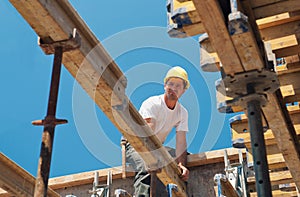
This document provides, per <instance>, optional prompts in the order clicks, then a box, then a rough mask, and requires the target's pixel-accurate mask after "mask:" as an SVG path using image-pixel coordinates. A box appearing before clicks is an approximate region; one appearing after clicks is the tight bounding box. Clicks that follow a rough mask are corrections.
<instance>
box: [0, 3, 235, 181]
mask: <svg viewBox="0 0 300 197" xmlns="http://www.w3.org/2000/svg"><path fill="white" fill-rule="evenodd" d="M70 2H71V3H72V5H73V6H74V7H75V9H76V10H77V11H78V13H79V14H80V15H81V17H82V18H83V19H84V20H85V22H86V23H87V24H88V26H89V27H90V29H91V30H92V31H93V32H94V34H95V35H96V36H97V38H98V39H99V40H100V41H101V42H102V44H103V45H104V46H105V48H106V49H107V51H108V53H109V54H111V56H112V57H113V58H114V59H115V61H116V63H117V64H118V65H119V66H120V68H121V70H122V71H123V72H124V73H125V75H126V77H127V78H128V87H127V89H126V91H127V92H126V93H127V95H128V97H130V99H131V101H132V102H133V104H134V105H135V106H136V107H137V108H139V106H140V105H141V103H142V101H143V100H144V99H146V98H147V97H149V96H151V95H156V94H162V93H163V84H162V80H163V77H164V75H165V73H166V71H167V69H168V68H169V67H170V66H175V65H181V66H182V67H184V68H185V69H186V70H187V71H188V73H189V77H190V81H191V85H192V87H191V88H190V89H189V90H188V91H187V92H186V93H185V95H184V96H183V97H182V99H181V101H182V103H183V105H184V106H185V107H186V108H187V109H188V111H189V117H190V118H189V120H190V123H189V128H190V131H189V133H188V144H189V147H188V151H189V152H191V153H199V152H203V151H208V150H215V149H220V148H226V147H230V146H231V139H230V131H229V122H228V118H229V117H230V115H227V116H224V114H220V113H218V112H217V110H216V103H215V102H216V101H215V84H214V81H215V80H216V79H218V78H219V76H218V74H217V73H205V72H202V71H201V69H200V65H199V62H200V61H199V46H198V43H197V36H195V37H193V38H188V39H176V38H170V37H169V36H168V34H167V30H166V26H167V16H166V8H165V4H166V2H165V1H162V0H157V1H138V0H132V1H130V4H129V2H127V1H121V0H119V1H117V0H110V1H95V0H85V1H76V0H72V1H70ZM0 7H1V12H0V24H1V26H2V27H4V28H1V29H0V32H1V36H0V42H1V47H0V52H1V68H2V70H1V79H0V80H1V83H0V88H1V92H2V94H1V100H0V101H1V102H0V105H1V113H0V123H1V129H0V151H1V152H2V153H4V154H5V155H7V156H8V157H9V158H11V159H12V160H14V161H15V162H16V163H17V164H19V165H20V166H22V167H23V168H24V169H26V170H27V171H28V172H30V173H31V174H33V175H34V176H35V175H36V171H37V162H38V157H39V153H40V143H41V136H42V130H43V128H42V127H36V126H32V125H31V121H33V120H37V119H43V118H44V116H45V115H46V109H47V108H46V107H47V102H48V94H49V84H50V76H51V70H52V61H53V56H47V55H45V54H44V53H43V52H42V50H41V49H40V48H39V46H38V45H37V35H36V33H35V32H34V31H33V30H32V29H31V27H30V26H29V25H28V24H27V23H26V21H25V20H24V19H23V18H22V17H21V16H20V15H19V13H18V12H17V11H16V9H15V8H14V7H13V6H12V5H11V4H10V3H9V2H8V1H1V3H0ZM57 118H65V119H68V121H69V123H68V124H66V125H61V126H57V127H56V132H55V139H54V150H53V155H52V164H51V173H50V176H51V177H55V176H60V175H66V174H71V173H78V172H83V171H89V170H95V169H101V168H106V167H111V166H118V165H121V152H120V147H119V140H120V137H121V134H120V133H119V132H118V130H116V129H115V127H114V126H113V125H112V124H111V123H110V121H109V120H108V119H107V118H106V116H105V115H104V114H103V113H102V112H101V110H99V109H98V107H97V106H95V104H94V103H93V102H92V100H91V99H90V98H89V97H88V96H87V95H86V94H85V93H84V91H83V90H82V89H81V88H80V87H78V85H77V84H76V82H75V80H74V79H73V78H72V76H71V75H70V74H69V73H68V71H67V70H66V69H65V68H64V67H63V68H62V76H61V85H60V91H59V98H58V105H57ZM166 144H167V145H169V146H173V145H174V133H172V134H171V135H170V137H169V138H168V139H167V142H166Z"/></svg>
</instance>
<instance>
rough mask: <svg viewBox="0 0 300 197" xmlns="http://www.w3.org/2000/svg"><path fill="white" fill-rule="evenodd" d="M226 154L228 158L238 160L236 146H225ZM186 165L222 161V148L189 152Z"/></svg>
mask: <svg viewBox="0 0 300 197" xmlns="http://www.w3.org/2000/svg"><path fill="white" fill-rule="evenodd" d="M226 151H227V155H228V159H229V160H238V159H239V153H238V149H236V148H227V149H226ZM243 154H244V155H245V150H243ZM187 159H188V163H187V166H188V167H194V166H201V165H208V164H215V163H224V149H222V150H214V151H209V152H204V153H198V154H191V155H188V158H187Z"/></svg>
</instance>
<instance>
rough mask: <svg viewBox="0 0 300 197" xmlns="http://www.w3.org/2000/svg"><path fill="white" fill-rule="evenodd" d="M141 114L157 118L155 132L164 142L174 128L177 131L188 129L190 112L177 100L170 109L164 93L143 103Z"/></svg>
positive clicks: (145, 116) (144, 116)
mask: <svg viewBox="0 0 300 197" xmlns="http://www.w3.org/2000/svg"><path fill="white" fill-rule="evenodd" d="M139 113H140V114H141V116H142V117H143V118H144V119H146V118H152V119H154V120H155V128H154V133H155V134H156V135H157V137H158V138H159V139H160V141H161V142H162V143H163V142H164V141H165V140H166V138H167V136H168V134H169V133H170V132H171V130H172V128H173V127H175V128H176V131H188V112H187V110H186V109H185V108H184V107H183V106H182V105H181V104H180V103H179V102H177V103H176V105H175V108H174V109H173V110H172V109H169V108H168V107H167V105H166V103H165V99H164V95H163V94H162V95H158V96H152V97H150V98H148V99H147V100H145V101H144V102H143V103H142V106H141V108H140V110H139Z"/></svg>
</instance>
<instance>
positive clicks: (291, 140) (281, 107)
mask: <svg viewBox="0 0 300 197" xmlns="http://www.w3.org/2000/svg"><path fill="white" fill-rule="evenodd" d="M268 100H269V104H268V105H267V106H266V107H263V108H262V110H263V112H264V114H265V117H266V119H267V121H268V123H269V127H270V129H271V130H272V132H273V134H274V136H275V138H276V141H277V145H278V148H279V149H280V151H281V153H282V154H283V157H284V160H285V162H286V165H287V167H288V169H289V170H290V173H291V175H292V177H293V180H294V182H295V184H296V186H297V188H300V168H299V164H300V157H299V154H300V152H299V151H300V147H299V141H298V139H297V135H296V131H295V128H294V126H293V125H292V124H291V120H290V117H289V115H288V111H287V109H286V106H285V104H284V103H283V98H282V96H281V93H280V91H276V93H274V94H269V95H268Z"/></svg>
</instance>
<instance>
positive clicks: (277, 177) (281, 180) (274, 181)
mask: <svg viewBox="0 0 300 197" xmlns="http://www.w3.org/2000/svg"><path fill="white" fill-rule="evenodd" d="M270 180H271V185H279V184H286V183H292V182H293V177H292V175H291V174H290V172H289V171H287V170H286V171H278V172H270ZM247 181H248V183H249V184H253V183H255V177H248V178H247Z"/></svg>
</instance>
